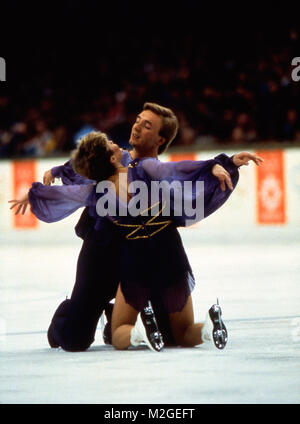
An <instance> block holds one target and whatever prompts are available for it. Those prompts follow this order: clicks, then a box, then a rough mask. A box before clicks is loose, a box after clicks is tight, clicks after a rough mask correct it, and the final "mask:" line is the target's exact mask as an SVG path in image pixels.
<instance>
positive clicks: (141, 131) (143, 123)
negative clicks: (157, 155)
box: [129, 110, 164, 151]
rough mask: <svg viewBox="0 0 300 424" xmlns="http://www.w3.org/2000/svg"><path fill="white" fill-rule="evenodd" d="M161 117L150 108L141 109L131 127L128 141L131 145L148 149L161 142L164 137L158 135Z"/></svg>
mask: <svg viewBox="0 0 300 424" xmlns="http://www.w3.org/2000/svg"><path fill="white" fill-rule="evenodd" d="M161 125H162V119H161V117H160V116H159V115H156V114H155V113H154V112H152V111H151V110H143V112H141V113H140V114H139V115H138V116H137V118H136V121H135V123H134V124H133V126H132V129H131V135H130V140H129V143H130V144H131V145H132V147H134V148H136V149H140V150H145V151H150V150H152V149H154V148H156V147H158V146H160V145H161V144H162V142H164V139H163V138H162V137H161V136H160V135H159V131H160V129H161Z"/></svg>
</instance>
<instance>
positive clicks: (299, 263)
mask: <svg viewBox="0 0 300 424" xmlns="http://www.w3.org/2000/svg"><path fill="white" fill-rule="evenodd" d="M70 232H71V231H70ZM191 234H192V233H183V238H184V244H185V247H186V250H187V253H188V256H189V258H190V262H191V264H192V267H193V270H194V273H195V276H196V279H197V285H196V289H195V291H194V293H193V301H194V309H195V318H196V320H197V321H199V320H203V319H204V317H205V313H206V310H207V309H208V308H209V307H210V306H211V304H212V303H215V301H216V298H217V297H218V298H219V300H220V304H221V306H222V309H223V317H224V321H225V323H226V324H227V328H228V332H229V341H228V344H227V347H226V349H224V350H223V351H218V350H217V349H214V348H213V347H209V346H207V345H205V346H198V347H196V348H192V349H186V348H185V349H182V348H166V349H164V350H163V351H162V352H160V353H154V352H152V351H150V350H148V349H147V348H144V347H139V348H136V349H133V348H132V349H129V350H128V351H122V352H119V351H116V350H114V348H113V347H111V346H106V345H104V344H103V341H102V336H101V331H100V323H99V327H98V330H97V333H96V340H95V342H94V344H93V345H92V346H91V347H90V349H89V350H88V351H86V352H80V353H70V352H65V351H63V350H61V349H50V347H49V346H48V343H47V338H46V332H47V328H48V326H49V323H50V320H51V317H52V314H53V312H54V310H55V309H56V307H57V305H58V304H59V303H60V302H61V301H62V300H63V299H64V298H65V297H66V296H69V295H70V293H71V290H72V287H73V283H74V278H75V270H76V262H77V256H78V253H79V250H80V245H81V242H80V240H79V239H77V238H75V237H72V238H71V237H70V239H68V240H66V241H61V242H60V241H59V235H58V236H57V237H56V239H57V242H54V241H53V240H51V241H47V240H45V239H41V240H38V238H37V236H36V235H34V236H32V235H31V233H30V232H28V233H24V234H19V236H16V237H15V239H14V240H12V239H11V238H10V239H9V238H8V239H7V240H5V239H2V242H1V243H0V258H1V266H0V308H1V309H0V361H1V362H0V403H23V404H25V403H34V404H38V403H82V404H83V403H99V404H105V403H108V404H126V403H136V404H139V403H147V404H161V403H169V404H173V403H175V404H176V403H178V404H179V403H180V404H182V403H183V404H188V403H195V404H204V403H219V404H227V403H270V404H274V403H300V285H299V274H300V243H299V242H297V241H296V240H293V242H291V240H289V241H286V240H285V241H284V240H283V239H281V238H280V237H279V238H277V239H276V237H275V238H269V239H265V238H263V239H264V242H262V240H255V239H253V240H252V241H251V240H250V241H249V240H245V238H244V237H241V238H236V239H235V238H234V237H233V238H230V237H229V235H228V234H227V235H226V234H216V235H215V236H214V237H213V238H212V237H210V238H209V239H206V238H205V237H204V236H203V237H202V236H201V237H200V236H199V235H197V237H196V238H195V237H194V238H193V237H192V236H191ZM228 240H233V241H231V242H228Z"/></svg>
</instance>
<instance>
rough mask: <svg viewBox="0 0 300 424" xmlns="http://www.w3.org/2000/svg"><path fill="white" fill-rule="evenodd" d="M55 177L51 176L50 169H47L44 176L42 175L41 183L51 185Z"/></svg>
mask: <svg viewBox="0 0 300 424" xmlns="http://www.w3.org/2000/svg"><path fill="white" fill-rule="evenodd" d="M54 180H55V178H54V177H53V175H52V174H51V169H49V170H48V171H46V172H45V174H44V176H43V184H45V185H48V186H49V185H51V184H52V183H54Z"/></svg>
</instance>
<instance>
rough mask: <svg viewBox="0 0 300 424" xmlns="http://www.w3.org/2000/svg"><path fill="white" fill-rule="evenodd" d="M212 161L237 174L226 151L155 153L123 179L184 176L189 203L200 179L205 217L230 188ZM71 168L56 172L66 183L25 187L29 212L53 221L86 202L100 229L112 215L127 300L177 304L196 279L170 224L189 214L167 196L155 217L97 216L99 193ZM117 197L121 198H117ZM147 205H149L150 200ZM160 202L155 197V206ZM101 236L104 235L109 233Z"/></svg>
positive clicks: (181, 304)
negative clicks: (169, 156) (175, 157)
mask: <svg viewBox="0 0 300 424" xmlns="http://www.w3.org/2000/svg"><path fill="white" fill-rule="evenodd" d="M128 156H129V154H128ZM123 159H125V160H123V163H124V162H125V163H126V161H127V160H128V159H129V158H127V157H125V156H124V157H123ZM217 163H219V164H220V165H222V166H224V167H225V168H226V170H227V171H228V172H229V173H230V175H231V179H232V183H233V186H234V187H235V186H236V184H237V182H238V178H239V173H238V168H237V167H236V166H235V165H234V164H233V162H232V159H231V158H229V157H228V156H227V155H225V154H221V155H219V156H217V157H216V158H214V159H211V160H207V161H181V162H168V163H162V162H160V161H159V160H158V159H154V158H144V159H137V160H135V161H132V162H131V163H130V165H129V168H128V181H129V183H131V182H135V181H142V182H144V183H145V184H146V185H147V187H148V188H149V190H150V185H151V182H152V181H158V182H161V181H167V182H169V183H172V182H174V181H176V182H178V183H179V184H180V185H182V186H183V184H184V182H185V181H191V182H192V184H193V189H192V191H191V193H190V197H191V198H190V199H189V200H190V201H191V202H192V203H193V202H194V203H195V201H196V196H197V192H196V191H195V184H196V182H197V181H203V182H204V217H207V216H209V215H210V214H211V213H213V212H214V211H216V210H217V209H218V208H219V207H221V206H222V205H223V203H224V202H225V201H226V200H227V199H228V198H229V196H230V194H231V193H232V191H231V190H230V189H228V188H226V190H225V191H222V190H221V188H220V183H219V180H218V179H217V178H216V177H215V176H213V175H212V172H211V170H212V167H213V166H214V165H215V164H217ZM73 174H74V171H72V169H71V168H70V172H69V171H68V168H67V167H65V168H64V175H60V176H61V177H62V180H63V182H64V183H66V184H69V185H64V186H51V187H48V186H44V185H42V184H41V183H33V185H32V188H31V189H30V191H29V200H30V204H31V208H32V212H33V213H34V214H35V215H36V216H37V218H39V219H40V220H42V221H45V222H55V221H59V220H61V219H63V218H65V217H67V216H68V215H70V214H71V213H73V212H74V211H75V210H77V209H78V208H80V207H84V206H87V207H88V211H89V215H90V216H91V217H93V219H94V221H93V222H94V228H95V229H96V230H97V231H100V232H104V234H105V230H104V227H105V222H106V220H107V219H109V220H111V222H112V223H113V224H114V226H115V228H117V229H118V230H119V234H120V236H121V242H120V246H121V253H120V258H118V261H117V262H118V263H116V266H119V275H120V282H121V288H122V291H123V294H124V297H125V300H126V302H127V303H129V304H130V305H131V306H133V307H134V308H135V309H137V310H141V309H142V308H143V307H144V306H145V305H146V304H147V302H148V299H150V298H151V297H152V296H153V295H155V296H159V297H160V298H161V300H162V303H163V305H164V308H165V309H166V310H167V311H168V312H169V313H173V312H177V311H180V310H182V308H183V307H184V305H185V303H186V301H187V298H188V296H189V295H190V293H191V291H192V290H193V288H194V285H195V280H194V277H193V273H192V270H191V267H190V264H189V262H188V259H187V256H186V254H185V251H184V248H183V245H182V242H181V239H180V236H179V234H178V232H177V231H174V230H176V227H179V226H185V225H186V219H190V217H188V216H186V215H185V214H184V210H182V212H183V213H182V214H181V215H180V216H176V215H175V214H174V202H173V203H172V201H173V200H174V199H173V198H172V196H171V201H170V212H169V215H168V216H163V215H162V213H158V214H157V216H155V217H151V216H150V217H149V216H143V214H139V215H138V216H135V217H133V216H131V215H129V214H128V215H127V216H118V215H116V216H111V215H108V216H107V217H106V218H103V217H100V216H99V215H98V214H97V211H96V204H97V202H98V200H99V199H101V197H102V196H103V195H104V194H103V193H97V192H96V185H95V183H93V182H91V181H90V180H86V179H84V178H82V177H80V176H78V175H77V174H76V175H77V177H76V178H77V180H76V179H75V180H74V178H73ZM54 175H55V173H54ZM150 197H151V196H149V199H150ZM132 199H134V196H133V197H132ZM117 200H119V202H120V199H117ZM149 201H150V200H149ZM149 207H150V208H151V207H152V206H151V204H149ZM162 208H163V202H162V199H161V197H160V208H159V211H160V212H161V211H162ZM106 236H107V237H108V238H109V233H107V234H106Z"/></svg>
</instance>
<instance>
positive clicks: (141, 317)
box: [130, 301, 164, 352]
mask: <svg viewBox="0 0 300 424" xmlns="http://www.w3.org/2000/svg"><path fill="white" fill-rule="evenodd" d="M130 343H131V344H132V346H139V345H140V344H144V343H145V344H146V345H147V346H148V347H149V348H150V349H151V350H153V351H154V352H159V351H161V350H162V348H163V347H164V342H163V338H162V335H161V333H160V331H159V329H158V327H157V323H156V319H155V315H154V312H153V309H152V305H151V302H150V301H149V302H148V306H146V307H145V308H144V309H143V310H142V311H141V312H140V313H139V314H138V316H137V320H136V323H135V326H134V327H133V329H132V330H131V337H130Z"/></svg>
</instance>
